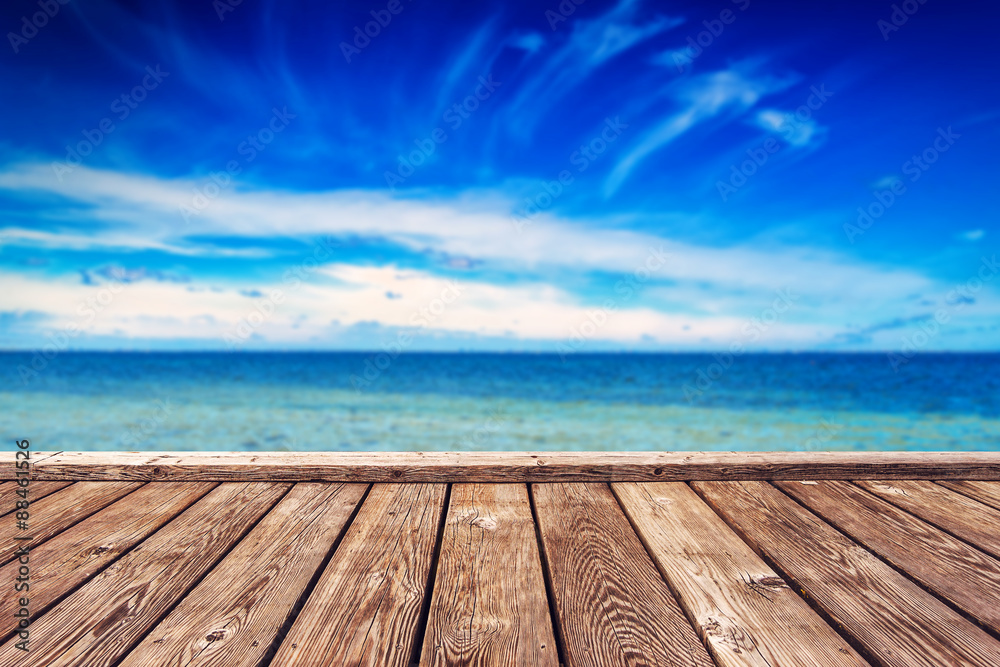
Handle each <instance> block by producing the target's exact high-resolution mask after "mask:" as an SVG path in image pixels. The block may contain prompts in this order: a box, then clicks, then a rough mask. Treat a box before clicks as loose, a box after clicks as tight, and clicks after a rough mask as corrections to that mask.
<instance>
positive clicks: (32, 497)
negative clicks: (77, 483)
mask: <svg viewBox="0 0 1000 667" xmlns="http://www.w3.org/2000/svg"><path fill="white" fill-rule="evenodd" d="M72 483H73V482H36V481H32V482H31V483H30V484H28V486H27V487H20V486H18V485H17V482H3V483H0V516H6V515H7V514H10V513H11V512H13V511H14V510H15V509H16V504H17V501H19V500H24V498H22V497H21V496H19V495H18V493H17V492H18V489H22V488H27V489H28V502H31V503H33V502H35V501H38V500H41V499H42V498H44V497H45V496H48V495H51V494H53V493H55V492H56V491H58V490H59V489H65V488H66V487H67V486H69V485H70V484H72Z"/></svg>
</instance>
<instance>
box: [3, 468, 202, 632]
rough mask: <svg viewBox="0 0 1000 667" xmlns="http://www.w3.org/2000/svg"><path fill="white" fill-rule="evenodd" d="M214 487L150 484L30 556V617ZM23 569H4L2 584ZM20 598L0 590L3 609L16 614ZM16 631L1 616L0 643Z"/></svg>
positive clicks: (11, 619)
mask: <svg viewBox="0 0 1000 667" xmlns="http://www.w3.org/2000/svg"><path fill="white" fill-rule="evenodd" d="M215 486H216V484H215V483H214V482H156V483H152V484H146V485H145V486H143V487H142V488H140V489H138V490H136V491H133V492H132V493H131V494H129V495H128V496H127V497H125V498H122V499H120V500H118V501H116V502H114V503H112V504H111V505H109V506H107V507H105V508H104V509H102V510H100V511H99V512H97V513H96V514H93V515H92V516H90V517H89V518H87V519H84V520H83V521H81V522H80V523H78V524H76V525H75V526H73V527H72V528H69V529H67V530H65V531H63V532H62V533H59V534H58V535H56V536H55V537H53V538H52V539H50V540H49V541H48V542H45V543H44V544H42V545H41V546H39V547H36V548H34V549H32V550H31V554H30V556H31V590H30V592H31V595H30V598H31V617H32V618H37V617H38V616H39V615H41V614H42V613H43V612H45V611H46V610H47V609H48V608H49V606H51V604H52V603H53V602H55V601H56V600H57V599H59V598H60V597H62V596H64V595H65V594H67V593H69V592H70V591H72V590H73V589H75V588H76V587H77V586H80V585H81V584H83V583H84V582H86V581H87V580H88V579H90V578H91V577H92V576H94V575H95V574H96V573H97V572H100V571H101V570H102V569H104V568H105V567H106V566H107V565H108V564H109V563H111V562H112V561H114V560H116V559H117V558H118V557H119V556H121V555H122V554H124V553H125V552H127V551H128V550H129V549H131V548H132V547H134V546H135V545H136V544H138V543H139V542H141V541H142V540H144V539H145V538H147V537H148V536H150V535H151V534H153V533H154V532H155V531H157V530H158V529H160V528H161V527H162V526H164V525H165V524H166V523H167V522H168V521H170V520H171V519H172V518H174V517H175V516H177V515H178V514H180V513H181V512H183V511H184V510H185V509H187V508H188V507H189V506H190V505H191V504H192V503H194V502H195V501H197V500H198V499H199V498H201V497H202V496H203V495H205V494H206V493H208V492H209V491H211V490H212V489H213V488H214V487H215ZM18 566H19V563H18V562H17V561H12V562H10V563H8V564H7V565H5V566H4V567H3V568H0V581H14V578H15V577H16V576H17V575H16V572H17V568H18ZM19 595H20V594H19V593H18V592H17V591H15V590H14V588H13V587H12V586H10V587H3V588H0V609H14V608H15V606H16V605H17V599H18V597H19ZM16 627H17V624H16V622H15V619H14V617H13V616H12V615H9V614H3V615H0V639H6V638H7V637H8V635H9V634H10V633H11V632H13V631H14V630H15V629H16Z"/></svg>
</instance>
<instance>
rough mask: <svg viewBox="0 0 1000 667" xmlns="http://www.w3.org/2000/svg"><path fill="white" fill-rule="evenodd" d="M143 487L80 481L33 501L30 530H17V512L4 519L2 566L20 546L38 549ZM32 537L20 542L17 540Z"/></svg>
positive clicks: (1, 521) (0, 549) (0, 525)
mask: <svg viewBox="0 0 1000 667" xmlns="http://www.w3.org/2000/svg"><path fill="white" fill-rule="evenodd" d="M141 486H142V482H79V483H77V484H71V485H70V486H67V487H66V488H64V489H60V490H59V491H56V492H55V493H52V494H51V495H48V496H45V497H44V498H42V499H41V500H39V501H38V502H32V503H31V505H30V508H29V513H30V517H29V518H28V530H20V529H18V527H17V513H11V514H8V515H7V516H5V517H2V518H0V564H6V563H8V562H10V560H11V559H12V558H13V557H14V553H15V552H16V551H17V549H18V547H20V546H22V545H23V544H25V543H26V544H28V545H29V546H30V548H32V549H35V548H37V547H38V545H40V544H42V543H43V542H45V540H47V539H49V538H50V537H52V536H53V535H57V534H59V533H60V532H61V531H63V530H65V529H67V528H69V527H70V526H72V525H73V524H75V523H76V522H78V521H80V520H82V519H86V518H87V517H88V516H90V515H91V514H93V513H94V512H97V511H98V510H101V509H104V508H105V507H107V506H108V505H110V504H111V503H113V502H115V501H116V500H118V499H119V498H122V497H123V496H126V495H127V494H129V493H131V492H132V491H135V490H136V489H138V488H139V487H141ZM21 536H25V537H31V538H32V539H31V540H30V541H27V542H17V541H15V539H14V538H15V537H21Z"/></svg>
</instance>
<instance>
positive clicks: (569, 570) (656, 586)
mask: <svg viewBox="0 0 1000 667" xmlns="http://www.w3.org/2000/svg"><path fill="white" fill-rule="evenodd" d="M532 493H534V496H535V511H536V513H537V515H538V526H539V529H540V532H541V536H542V544H543V547H544V551H545V559H546V564H547V566H548V571H549V578H550V580H551V582H552V589H553V595H554V598H555V604H556V611H557V619H558V623H559V630H560V637H561V640H562V642H563V656H564V659H565V660H566V664H567V665H568V666H569V667H581V666H584V665H586V666H588V667H589V666H592V667H608V666H616V665H699V666H702V667H709V666H710V665H712V661H711V659H710V658H709V657H708V652H707V651H706V649H705V647H704V646H702V644H701V642H700V641H699V640H698V636H697V634H695V632H694V629H693V628H692V627H691V624H690V623H689V622H688V620H687V618H686V617H685V616H684V612H682V611H681V609H680V607H679V606H678V605H677V602H676V601H675V600H674V598H673V595H672V594H671V592H670V589H669V587H668V586H667V584H666V582H665V581H664V580H663V578H662V577H661V576H660V573H659V571H658V570H657V569H656V566H655V565H654V564H653V562H652V561H651V560H650V559H649V556H648V555H647V554H646V550H645V549H644V548H643V546H642V543H641V542H640V541H639V538H638V536H636V534H635V531H633V530H632V526H631V525H629V522H628V519H627V518H626V517H625V515H624V514H623V513H622V510H621V508H620V507H619V506H618V502H617V501H616V500H615V498H614V496H613V495H612V494H611V490H610V489H609V488H608V487H607V485H605V484H536V485H535V486H533V487H532Z"/></svg>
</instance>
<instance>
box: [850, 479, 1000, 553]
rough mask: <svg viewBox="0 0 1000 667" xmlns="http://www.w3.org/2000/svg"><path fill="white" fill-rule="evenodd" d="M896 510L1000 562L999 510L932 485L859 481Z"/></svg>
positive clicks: (921, 482)
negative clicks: (945, 532)
mask: <svg viewBox="0 0 1000 667" xmlns="http://www.w3.org/2000/svg"><path fill="white" fill-rule="evenodd" d="M858 484H859V485H860V486H861V487H862V488H864V489H866V490H868V491H871V492H872V493H874V494H875V495H877V496H879V497H880V498H882V499H883V500H887V501H889V502H890V503H892V504H893V505H896V506H897V507H902V508H903V509H904V510H906V511H907V512H909V513H910V514H913V515H915V516H918V517H920V518H921V519H923V520H924V521H927V522H928V523H932V524H934V525H935V526H937V527H938V528H941V529H942V530H945V531H947V532H949V533H951V534H952V535H954V536H956V537H959V538H961V539H963V540H965V541H966V542H969V543H971V544H972V545H974V546H976V547H978V548H980V549H982V550H983V551H985V552H986V553H988V554H991V555H992V556H994V557H997V558H1000V510H998V509H995V508H993V507H990V506H989V505H985V504H983V503H980V502H978V501H976V500H973V499H972V498H969V497H968V496H964V495H962V494H961V493H955V492H954V491H952V490H950V489H946V488H944V487H943V486H941V485H939V484H935V483H933V482H923V481H910V480H901V481H894V482H884V481H860V482H858Z"/></svg>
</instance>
